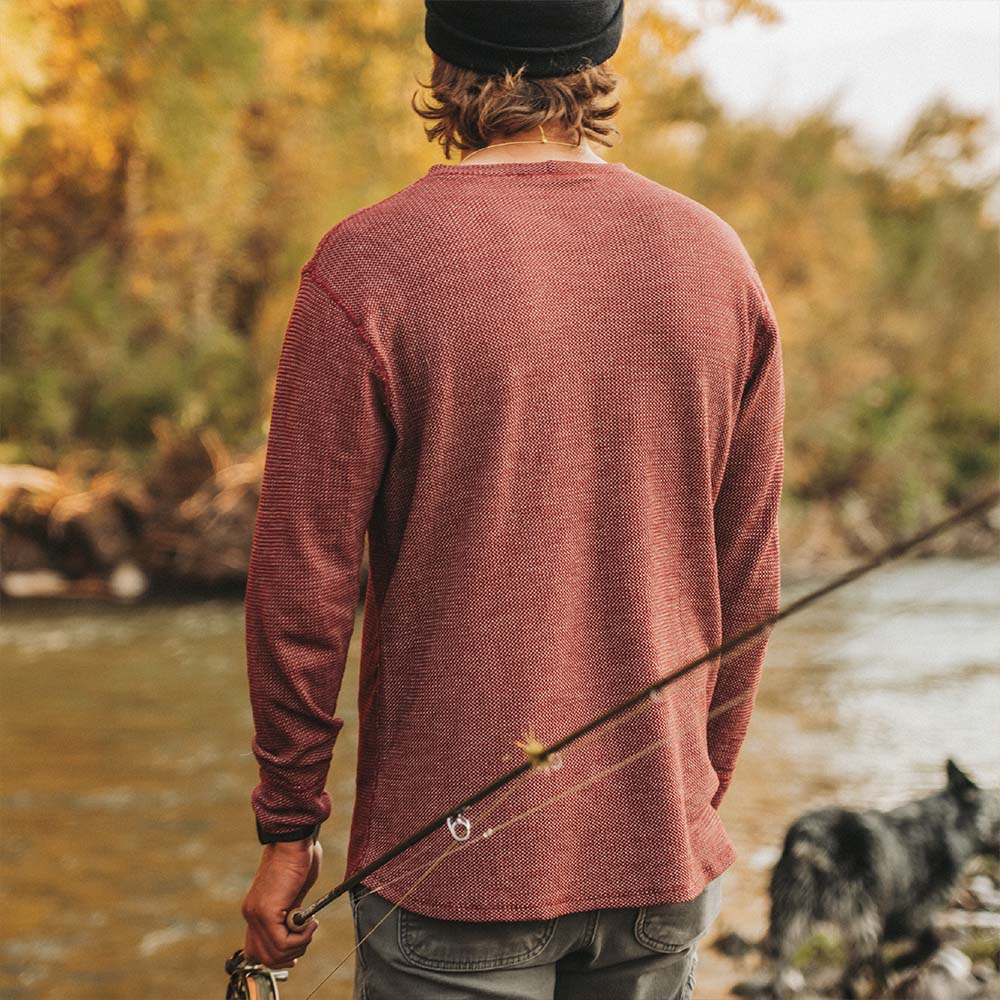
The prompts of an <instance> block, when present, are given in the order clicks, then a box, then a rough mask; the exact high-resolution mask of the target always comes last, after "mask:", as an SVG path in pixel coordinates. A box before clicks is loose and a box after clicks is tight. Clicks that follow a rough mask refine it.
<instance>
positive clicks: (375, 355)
mask: <svg viewBox="0 0 1000 1000" xmlns="http://www.w3.org/2000/svg"><path fill="white" fill-rule="evenodd" d="M302 275H303V277H307V278H309V279H310V280H312V281H313V283H314V284H315V285H316V286H317V287H318V288H319V289H320V291H322V292H323V294H324V295H325V296H326V297H327V298H328V299H329V300H330V301H331V302H333V304H334V305H335V306H336V307H337V308H338V309H339V310H340V311H341V312H342V313H343V314H344V317H345V318H346V319H347V321H348V323H350V324H351V326H352V327H353V328H354V329H355V330H356V331H357V334H358V337H359V338H360V340H361V342H362V344H364V347H365V350H366V352H367V353H368V356H369V357H370V358H371V361H372V364H373V365H374V367H375V374H376V375H377V376H378V380H379V381H380V382H381V383H382V390H383V392H384V393H385V398H386V404H387V405H388V407H389V412H390V414H392V415H393V416H394V415H395V406H394V401H393V394H392V389H391V387H390V384H389V372H388V369H387V368H386V365H385V362H384V360H383V359H382V356H381V354H380V353H379V351H378V348H377V347H376V346H375V344H374V343H373V342H372V338H371V337H370V336H369V335H368V331H367V330H366V329H365V327H364V324H363V323H362V322H361V321H360V320H359V319H358V318H357V317H355V315H354V314H353V313H352V312H351V310H350V309H349V308H348V307H347V304H346V303H345V302H344V300H343V299H342V298H341V297H340V296H339V295H338V294H337V292H336V291H335V290H334V289H333V288H331V287H330V285H329V283H328V282H327V281H326V280H325V279H324V278H321V277H320V276H319V275H318V274H317V273H316V270H315V257H314V258H313V259H312V260H310V261H309V263H307V264H306V266H305V267H303V268H302Z"/></svg>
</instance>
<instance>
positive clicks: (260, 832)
mask: <svg viewBox="0 0 1000 1000" xmlns="http://www.w3.org/2000/svg"><path fill="white" fill-rule="evenodd" d="M256 823H257V840H259V841H260V843H262V844H279V843H280V844H284V843H287V842H289V841H293V840H305V839H306V838H307V837H312V842H313V843H314V844H315V843H316V841H317V840H318V839H319V828H320V827H321V826H322V825H323V824H322V823H316V824H315V825H313V826H300V827H296V829H294V830H285V831H283V832H282V833H269V832H268V831H267V830H265V829H264V828H263V827H262V826H261V825H260V820H259V819H258V820H257V821H256Z"/></svg>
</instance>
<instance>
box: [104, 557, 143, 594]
mask: <svg viewBox="0 0 1000 1000" xmlns="http://www.w3.org/2000/svg"><path fill="white" fill-rule="evenodd" d="M148 589H149V577H147V576H146V574H145V573H144V572H143V571H142V569H141V567H140V566H139V565H138V564H136V563H134V562H132V561H131V560H126V561H124V562H120V563H119V564H118V565H117V566H116V567H115V568H114V570H113V571H112V573H111V575H110V576H109V577H108V592H109V593H110V594H111V596H112V597H117V598H118V599H119V600H122V601H134V600H135V599H136V598H138V597H142V595H143V594H145V593H146V591H147V590H148Z"/></svg>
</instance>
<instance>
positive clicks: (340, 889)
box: [226, 490, 1000, 1000]
mask: <svg viewBox="0 0 1000 1000" xmlns="http://www.w3.org/2000/svg"><path fill="white" fill-rule="evenodd" d="M998 500H1000V490H992V491H990V492H988V493H987V494H985V495H984V496H982V497H980V498H979V499H977V500H974V501H972V502H970V503H968V504H966V505H965V506H963V507H961V508H959V509H958V510H957V511H955V512H954V513H953V514H951V515H949V516H948V517H945V518H943V519H941V520H939V521H937V522H935V523H933V524H931V525H929V526H928V527H926V528H924V529H923V530H921V531H919V532H917V533H915V534H913V535H910V536H909V537H908V538H904V539H902V540H900V541H897V542H894V543H893V544H892V545H889V546H886V547H885V548H883V549H882V550H880V551H879V552H877V553H876V554H875V555H873V556H872V557H871V558H870V559H868V560H866V561H864V562H862V563H859V564H858V565H857V566H854V567H852V568H851V569H849V570H846V571H845V572H844V573H842V574H840V575H839V576H836V577H834V578H833V579H832V580H830V581H828V582H827V583H825V584H823V585H821V586H820V587H817V588H816V589H815V590H812V591H809V592H808V593H806V594H804V595H802V596H801V597H799V598H797V599H796V600H794V601H792V602H791V603H790V604H788V605H786V606H785V607H784V608H781V609H780V610H779V611H777V612H776V613H775V614H773V615H770V616H769V617H767V618H764V619H762V620H761V621H759V622H758V623H757V624H756V625H754V626H752V627H751V628H749V629H747V630H745V631H744V632H741V633H739V634H738V635H736V636H733V637H732V638H730V639H728V640H726V641H724V642H722V643H720V644H719V645H718V646H716V647H715V648H713V649H710V650H708V652H706V653H703V654H701V655H700V656H698V657H696V658H695V659H693V660H691V661H689V662H688V663H686V664H684V665H683V666H681V667H679V668H678V669H676V670H674V671H673V672H671V673H668V674H665V675H664V676H663V677H661V678H660V679H659V680H657V681H654V682H653V683H652V684H649V685H647V686H646V687H644V688H643V689H642V690H640V691H639V692H637V693H636V694H634V695H633V696H631V697H630V698H628V699H626V700H625V701H623V702H621V703H620V704H618V705H615V706H614V707H612V708H610V709H608V710H607V711H606V712H604V713H602V714H601V715H598V716H596V717H595V718H593V719H591V720H590V721H589V722H587V723H585V724H584V725H582V726H580V727H579V728H578V729H575V730H574V731H572V732H571V733H569V734H567V735H566V736H564V737H562V738H561V739H559V740H557V741H556V742H554V743H552V744H550V745H549V746H547V747H546V746H542V745H541V744H536V743H533V742H531V741H529V742H528V743H526V744H522V747H523V749H524V752H525V755H526V757H527V760H525V761H524V762H523V763H522V764H520V765H518V766H517V767H515V768H513V769H511V770H510V771H508V772H506V773H505V774H503V775H501V776H500V777H499V778H497V779H496V780H495V781H493V782H491V783H490V784H489V785H486V786H485V787H483V788H481V789H480V790H479V791H477V792H475V793H474V794H473V795H470V796H469V797H468V798H466V799H464V800H463V801H462V802H460V803H458V804H457V805H456V806H453V807H452V808H451V809H449V810H448V811H447V812H444V813H442V814H441V815H440V816H438V817H436V818H435V819H434V820H432V821H431V822H429V823H427V824H425V825H424V826H423V827H421V828H420V829H418V830H416V831H415V832H414V833H412V834H411V835H410V836H409V837H407V838H406V839H405V840H403V841H401V842H400V843H399V844H397V845H396V846H395V847H393V848H391V849H390V850H388V851H386V852H385V853H384V854H382V855H381V856H380V857H378V858H376V859H375V860H374V861H372V862H371V863H370V864H368V865H366V866H365V867H364V868H361V869H359V870H358V871H357V872H355V873H354V875H352V876H351V877H350V878H348V879H345V880H344V881H343V882H342V883H340V885H338V886H335V887H334V888H333V889H331V890H330V891H329V892H328V893H326V894H325V895H324V896H322V897H321V898H320V899H318V900H316V901H315V902H314V903H311V904H310V905H309V906H306V907H302V908H299V909H296V910H292V911H290V912H289V913H288V914H287V916H286V918H285V923H286V926H287V927H288V929H289V930H290V931H293V932H298V931H300V930H301V929H302V927H303V926H304V925H305V923H306V922H307V921H308V920H310V919H311V918H312V917H313V916H314V915H315V914H317V913H319V912H320V910H322V909H324V908H325V907H327V906H329V905H330V903H332V902H333V901H334V900H335V899H338V898H339V897H340V896H342V895H343V894H344V893H346V892H349V891H350V890H351V889H352V888H354V886H355V885H357V884H358V883H359V882H361V881H362V880H363V879H365V878H367V877H368V876H369V875H371V874H372V873H374V872H376V871H378V870H379V869H380V868H382V867H384V866H385V865H387V864H388V863H389V862H390V861H392V860H393V859H395V858H396V857H398V856H399V855H400V854H402V853H403V852H404V851H406V850H408V849H409V848H411V847H413V846H415V845H416V844H418V843H419V842H420V841H422V840H424V839H425V838H426V837H428V836H430V834H432V833H434V832H435V831H436V830H439V829H440V828H441V827H443V826H447V827H448V828H449V829H450V830H453V829H454V828H455V825H456V824H458V823H459V822H460V821H461V820H462V819H463V817H462V814H463V812H464V811H465V810H467V809H470V808H471V807H472V806H474V805H476V804H477V803H479V802H481V801H482V800H483V799H485V798H487V797H489V796H490V795H492V794H493V793H494V792H497V791H499V790H500V789H502V788H504V787H505V786H506V785H508V784H510V783H511V782H512V781H514V780H515V779H516V778H518V777H520V776H521V775H522V774H525V773H527V772H528V771H531V770H533V769H536V768H539V767H543V766H545V765H546V764H547V763H548V762H549V760H550V758H552V757H554V756H555V755H556V754H558V752H559V751H561V750H562V749H564V748H565V747H567V746H569V745H570V744H571V743H574V742H576V741H577V740H579V739H581V738H582V737H584V736H586V735H588V734H589V733H591V732H593V731H594V730H596V729H598V728H599V727H601V726H603V725H605V724H607V723H608V722H611V721H612V720H614V719H616V718H618V717H619V716H620V715H623V714H624V713H626V712H628V711H629V710H630V709H634V708H636V706H638V705H640V704H641V703H642V702H643V701H645V700H646V699H648V698H651V697H653V696H655V695H656V694H657V693H658V692H660V691H661V690H662V689H664V688H666V687H668V686H670V685H671V684H674V683H676V682H677V681H679V680H680V679H681V678H683V677H685V676H687V675H688V674H689V673H691V672H692V671H694V670H696V669H697V668H698V667H700V666H702V665H703V664H705V663H707V662H709V661H711V660H714V659H715V658H716V657H721V656H723V655H725V654H726V653H729V652H731V651H733V650H734V649H737V648H739V647H742V646H743V645H745V644H746V643H747V642H749V641H750V640H751V639H753V638H755V637H756V636H758V635H760V634H761V633H762V632H764V631H765V630H766V629H770V628H772V627H773V626H774V625H775V624H777V623H778V622H779V621H783V620H784V619H786V618H788V617H790V616H791V615H794V614H798V613H799V612H801V611H802V610H804V609H805V608H806V607H808V606H809V605H811V604H813V603H814V602H816V601H818V600H820V599H822V598H824V597H826V596H828V595H829V594H832V593H833V592H834V591H837V590H840V589H841V588H842V587H845V586H847V585H848V584H850V583H853V582H855V581H856V580H858V579H860V578H861V577H863V576H865V575H867V574H868V573H871V572H872V571H873V570H875V569H877V568H879V567H880V566H884V565H886V564H887V563H890V562H893V561H895V560H897V559H899V558H901V557H902V556H904V555H905V554H906V553H908V552H910V551H911V550H913V549H914V548H916V547H917V546H919V545H921V544H923V543H924V542H927V541H930V540H931V539H932V538H935V537H936V536H938V535H940V534H943V533H944V532H946V531H948V530H950V529H952V528H954V527H956V526H957V525H959V524H960V523H962V522H963V521H966V520H968V519H970V518H972V517H975V516H976V515H977V514H979V513H982V512H985V511H986V510H989V509H990V508H991V507H992V506H994V505H995V504H996V503H997V502H998ZM465 822H466V823H467V822H468V821H467V820H466V821H465ZM226 972H227V973H228V974H229V975H230V977H231V978H230V990H229V992H227V995H226V996H227V1000H277V997H278V993H277V984H276V982H275V979H277V978H280V979H285V978H287V974H284V975H283V974H281V973H273V972H271V970H268V969H266V968H265V967H263V966H261V965H259V964H256V963H250V962H248V961H247V960H246V958H245V956H244V955H243V952H242V949H238V950H237V951H236V952H235V953H234V954H233V956H232V957H231V958H230V959H229V960H228V961H227V962H226ZM241 988H242V990H243V992H239V990H240V989H241ZM234 990H235V991H234Z"/></svg>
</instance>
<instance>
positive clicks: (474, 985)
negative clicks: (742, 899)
mask: <svg viewBox="0 0 1000 1000" xmlns="http://www.w3.org/2000/svg"><path fill="white" fill-rule="evenodd" d="M721 879H722V876H721V875H720V876H719V878H717V879H715V880H714V881H712V882H710V883H709V884H708V886H707V887H706V888H705V890H704V891H703V892H702V894H701V895H700V896H698V897H697V898H696V899H693V900H691V901H690V902H686V903H666V904H662V905H659V906H640V907H634V906H633V907H612V908H608V909H602V910H585V911H582V912H579V913H569V914H566V915H564V916H560V917H554V918H552V919H551V920H511V921H507V920H503V921H490V922H479V921H464V920H438V919H435V918H433V917H425V916H423V915H422V914H418V913H412V912H411V911H409V910H406V909H403V908H402V907H397V908H396V910H395V912H393V913H392V914H391V915H390V916H389V918H388V919H387V920H385V921H384V922H383V923H381V924H380V925H379V926H378V927H376V926H375V925H376V924H378V923H379V921H380V920H382V918H383V917H385V916H386V914H388V913H389V911H390V910H391V909H392V904H391V903H390V902H389V901H388V900H387V899H384V898H383V897H382V896H380V895H378V894H377V893H374V892H371V891H369V890H368V889H367V887H366V886H364V884H363V883H361V884H360V885H359V886H356V887H355V888H354V889H352V890H351V906H352V908H353V910H354V924H355V931H356V934H357V939H358V940H359V941H360V940H361V939H362V938H365V936H366V935H367V934H369V932H371V931H372V928H375V930H374V932H373V933H371V936H370V937H367V938H366V939H365V940H364V943H363V944H361V946H360V947H359V948H358V951H357V962H356V965H355V969H356V974H355V981H354V998H355V1000H486V998H490V1000H689V998H690V997H691V995H692V993H693V991H694V974H695V965H696V964H697V961H698V952H697V947H698V941H699V940H700V939H701V938H702V937H703V936H704V935H705V934H706V933H707V932H708V930H709V927H710V926H711V924H712V922H713V921H714V920H715V917H716V916H717V915H718V912H719V906H720V904H721V901H722V883H721Z"/></svg>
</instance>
